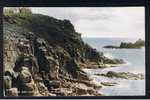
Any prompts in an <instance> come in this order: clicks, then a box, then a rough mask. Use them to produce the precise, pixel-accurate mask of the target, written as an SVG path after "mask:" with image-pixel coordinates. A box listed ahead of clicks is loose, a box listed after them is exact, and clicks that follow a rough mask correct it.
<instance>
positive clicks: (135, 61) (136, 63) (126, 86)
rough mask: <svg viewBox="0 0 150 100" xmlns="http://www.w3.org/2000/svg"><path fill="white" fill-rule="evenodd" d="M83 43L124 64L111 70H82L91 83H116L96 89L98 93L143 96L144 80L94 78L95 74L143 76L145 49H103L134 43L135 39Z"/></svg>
mask: <svg viewBox="0 0 150 100" xmlns="http://www.w3.org/2000/svg"><path fill="white" fill-rule="evenodd" d="M83 40H84V42H86V43H88V44H89V45H90V46H91V47H93V48H95V49H97V50H98V51H100V52H103V53H104V55H105V56H106V57H108V58H118V59H123V60H124V61H125V62H126V63H125V64H120V65H117V66H116V67H111V68H103V69H102V68H100V69H83V70H84V71H85V72H86V73H87V74H88V75H89V77H90V78H91V79H93V82H95V83H97V84H100V82H117V84H116V85H115V86H103V87H102V88H101V89H97V91H98V92H99V93H102V94H104V95H105V96H144V95H145V83H146V82H145V78H144V79H143V80H127V79H121V78H108V77H104V76H96V75H94V74H97V73H107V72H108V71H115V72H132V73H142V74H144V76H145V47H143V48H141V49H110V48H103V47H104V46H106V45H116V46H119V45H120V43H121V42H135V41H136V40H138V39H137V38H83Z"/></svg>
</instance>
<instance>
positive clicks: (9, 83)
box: [4, 76, 12, 89]
mask: <svg viewBox="0 0 150 100" xmlns="http://www.w3.org/2000/svg"><path fill="white" fill-rule="evenodd" d="M4 87H5V89H10V88H11V87H12V78H11V77H10V76H4Z"/></svg>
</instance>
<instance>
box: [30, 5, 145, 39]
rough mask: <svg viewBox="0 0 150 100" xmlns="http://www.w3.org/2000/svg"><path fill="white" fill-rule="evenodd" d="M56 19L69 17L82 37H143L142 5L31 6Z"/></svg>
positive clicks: (143, 19) (143, 14) (143, 18)
mask: <svg viewBox="0 0 150 100" xmlns="http://www.w3.org/2000/svg"><path fill="white" fill-rule="evenodd" d="M31 9H32V11H33V13H41V14H44V15H49V16H53V17H55V18H58V19H69V20H70V21H71V23H73V25H74V26H75V29H76V31H77V32H80V33H82V37H131V38H144V37H145V10H144V7H39V8H31Z"/></svg>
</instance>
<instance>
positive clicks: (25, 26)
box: [3, 6, 146, 97]
mask: <svg viewBox="0 0 150 100" xmlns="http://www.w3.org/2000/svg"><path fill="white" fill-rule="evenodd" d="M3 59H4V63H3V66H4V67H3V69H4V70H3V73H4V75H3V80H4V81H3V84H4V90H3V91H4V97H29V96H30V97H32V96H33V97H51V96H56V97H57V96H145V95H146V87H145V84H146V82H145V80H146V79H145V8H144V7H136V6H134V7H4V8H3Z"/></svg>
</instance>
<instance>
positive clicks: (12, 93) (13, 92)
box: [6, 88, 18, 96]
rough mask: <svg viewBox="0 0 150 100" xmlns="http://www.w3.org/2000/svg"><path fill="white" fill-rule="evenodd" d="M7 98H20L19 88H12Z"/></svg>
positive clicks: (8, 91) (8, 90) (7, 92)
mask: <svg viewBox="0 0 150 100" xmlns="http://www.w3.org/2000/svg"><path fill="white" fill-rule="evenodd" d="M6 95H7V96H18V89H17V88H10V89H7V90H6Z"/></svg>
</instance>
